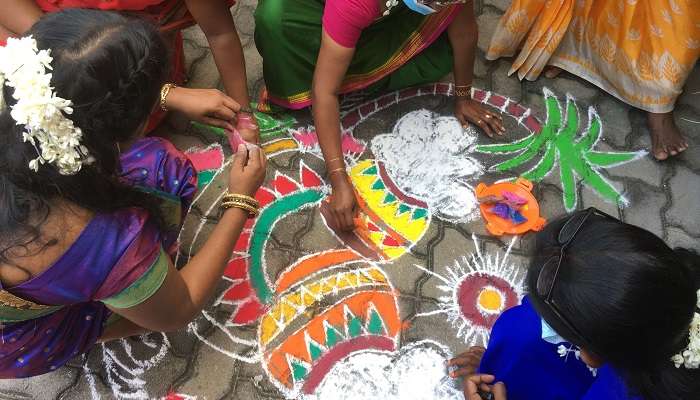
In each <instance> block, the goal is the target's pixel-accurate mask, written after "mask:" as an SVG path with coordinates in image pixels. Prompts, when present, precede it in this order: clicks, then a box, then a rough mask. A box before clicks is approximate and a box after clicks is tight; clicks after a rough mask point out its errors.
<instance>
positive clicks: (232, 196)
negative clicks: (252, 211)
mask: <svg viewBox="0 0 700 400" xmlns="http://www.w3.org/2000/svg"><path fill="white" fill-rule="evenodd" d="M222 201H241V202H243V203H249V204H250V205H251V206H253V207H260V203H259V202H258V201H257V200H255V199H254V198H253V197H250V196H246V195H244V194H238V193H229V192H228V191H226V193H225V194H224V197H223V198H222Z"/></svg>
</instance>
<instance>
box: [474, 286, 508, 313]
mask: <svg viewBox="0 0 700 400" xmlns="http://www.w3.org/2000/svg"><path fill="white" fill-rule="evenodd" d="M477 301H478V302H479V306H481V308H482V309H484V310H485V311H488V312H498V311H500V310H501V307H503V296H501V294H500V293H499V292H498V291H497V290H494V289H489V288H486V289H484V290H482V291H481V293H479V298H478V300H477Z"/></svg>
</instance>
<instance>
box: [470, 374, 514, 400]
mask: <svg viewBox="0 0 700 400" xmlns="http://www.w3.org/2000/svg"><path fill="white" fill-rule="evenodd" d="M494 380H496V378H495V377H494V376H493V375H472V376H470V377H469V378H467V379H465V380H464V400H486V399H488V400H507V397H506V385H504V384H503V382H496V384H494V385H492V384H491V383H493V381H494Z"/></svg>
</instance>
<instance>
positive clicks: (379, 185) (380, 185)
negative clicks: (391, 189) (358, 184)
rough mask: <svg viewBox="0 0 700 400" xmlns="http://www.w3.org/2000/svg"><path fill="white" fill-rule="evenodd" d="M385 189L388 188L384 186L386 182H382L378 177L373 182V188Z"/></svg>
mask: <svg viewBox="0 0 700 400" xmlns="http://www.w3.org/2000/svg"><path fill="white" fill-rule="evenodd" d="M384 189H386V186H384V182H382V180H381V179H377V180H376V181H374V183H373V184H372V190H384Z"/></svg>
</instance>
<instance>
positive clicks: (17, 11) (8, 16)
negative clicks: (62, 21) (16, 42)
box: [0, 0, 44, 35]
mask: <svg viewBox="0 0 700 400" xmlns="http://www.w3.org/2000/svg"><path fill="white" fill-rule="evenodd" d="M42 15H44V13H43V11H41V8H39V6H37V5H36V2H35V1H34V0H2V1H0V25H2V26H3V27H4V28H5V30H7V31H9V32H12V33H14V34H17V35H23V34H24V33H25V32H26V31H28V30H29V28H31V27H32V25H34V23H35V22H36V21H38V20H39V18H41V16H42Z"/></svg>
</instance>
